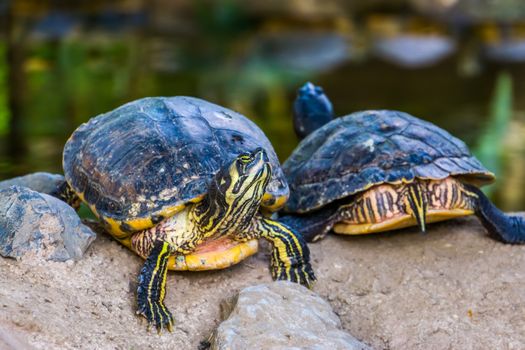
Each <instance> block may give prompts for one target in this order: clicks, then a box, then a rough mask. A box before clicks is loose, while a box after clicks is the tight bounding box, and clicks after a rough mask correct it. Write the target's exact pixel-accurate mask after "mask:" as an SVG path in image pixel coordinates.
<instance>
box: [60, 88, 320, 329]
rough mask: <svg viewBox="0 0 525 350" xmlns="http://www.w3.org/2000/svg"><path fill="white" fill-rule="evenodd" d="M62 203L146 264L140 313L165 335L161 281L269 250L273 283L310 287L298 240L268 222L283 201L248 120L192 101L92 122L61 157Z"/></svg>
mask: <svg viewBox="0 0 525 350" xmlns="http://www.w3.org/2000/svg"><path fill="white" fill-rule="evenodd" d="M63 166H64V174H65V179H66V181H67V183H65V184H64V185H63V186H62V189H61V190H62V192H61V194H62V196H63V198H64V199H66V200H67V201H68V202H69V203H71V204H76V202H77V200H76V198H80V199H81V200H82V201H83V202H84V203H86V204H87V205H88V206H89V207H90V208H91V210H92V211H93V212H94V213H95V214H96V215H97V217H98V218H99V219H100V220H101V221H102V223H103V224H104V226H105V228H106V229H107V230H108V231H109V232H110V233H111V234H112V235H113V236H114V237H115V238H116V239H117V240H119V241H120V242H121V243H123V244H124V245H126V246H127V247H129V248H130V249H131V250H133V251H134V252H136V253H137V254H139V255H140V256H141V257H143V258H145V259H146V262H145V264H144V267H143V268H142V270H141V272H140V276H139V287H138V291H137V302H138V313H139V314H141V315H143V316H144V317H145V318H146V319H147V320H148V322H149V323H150V324H153V325H155V326H156V327H157V329H158V330H159V331H160V329H162V328H163V327H166V328H168V329H169V330H171V328H172V322H173V320H172V316H171V313H170V312H169V311H168V310H167V308H166V307H165V306H164V303H163V299H164V294H165V284H166V273H167V270H168V269H173V270H185V269H187V270H207V269H219V268H225V267H228V266H230V265H232V264H235V263H237V262H239V261H241V260H242V259H244V258H246V257H247V256H249V255H252V254H254V253H255V252H256V251H257V239H258V238H260V237H262V238H265V239H267V240H269V241H270V242H271V243H272V244H273V251H272V255H271V260H272V261H271V272H272V276H273V278H274V279H281V280H289V281H294V282H298V283H301V284H304V285H307V286H309V285H310V284H311V283H312V282H313V280H314V279H315V277H314V274H313V271H312V268H311V265H310V261H309V250H308V247H307V246H306V244H305V243H304V241H303V239H302V237H301V236H300V235H297V234H295V233H294V232H293V231H291V230H290V229H289V228H288V227H286V226H285V225H282V224H280V223H278V222H276V221H274V220H272V219H270V218H268V217H266V216H263V215H262V214H261V213H260V211H259V208H260V207H262V208H264V209H265V210H266V211H270V212H271V211H275V210H278V209H279V208H281V207H282V206H283V204H284V202H285V201H286V199H287V197H288V195H289V191H288V186H287V184H286V181H285V179H284V175H283V173H282V170H281V168H280V165H279V162H278V160H277V156H276V155H275V152H274V150H273V148H272V146H271V144H270V142H269V141H268V139H267V138H266V136H265V135H264V134H263V132H262V131H261V130H260V129H259V128H258V127H257V126H256V125H255V124H254V123H253V122H251V121H250V120H248V119H247V118H246V117H244V116H242V115H240V114H238V113H235V112H233V111H231V110H229V109H226V108H223V107H220V106H218V105H215V104H212V103H209V102H206V101H203V100H200V99H197V98H191V97H170V98H163V97H157V98H144V99H141V100H137V101H134V102H130V103H128V104H126V105H124V106H121V107H119V108H117V109H115V110H114V111H111V112H109V113H106V114H102V115H99V116H97V117H95V118H92V119H91V120H89V121H88V122H87V123H85V124H83V125H81V126H80V127H79V128H78V129H77V130H76V131H75V132H74V133H73V134H72V136H71V137H70V139H69V140H68V141H67V143H66V145H65V147H64V157H63Z"/></svg>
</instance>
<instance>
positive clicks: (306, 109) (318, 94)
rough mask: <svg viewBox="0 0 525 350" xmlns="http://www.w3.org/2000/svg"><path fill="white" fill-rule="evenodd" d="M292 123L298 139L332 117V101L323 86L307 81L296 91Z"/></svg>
mask: <svg viewBox="0 0 525 350" xmlns="http://www.w3.org/2000/svg"><path fill="white" fill-rule="evenodd" d="M293 114H294V117H293V124H294V129H295V133H296V134H297V136H298V137H299V138H300V139H303V138H305V137H306V136H308V135H309V134H310V133H312V132H313V131H314V130H316V129H319V128H320V127H321V126H323V125H325V124H326V123H328V122H329V121H331V120H332V119H333V118H334V110H333V108H332V103H331V102H330V100H329V99H328V97H327V96H326V95H325V93H324V91H323V88H322V87H320V86H315V85H314V84H312V83H310V82H308V83H306V84H304V85H303V86H302V87H301V88H300V89H299V90H298V91H297V98H296V99H295V102H294V105H293Z"/></svg>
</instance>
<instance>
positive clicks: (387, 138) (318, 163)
mask: <svg viewBox="0 0 525 350" xmlns="http://www.w3.org/2000/svg"><path fill="white" fill-rule="evenodd" d="M283 170H284V173H285V175H286V178H287V180H288V184H289V186H290V192H291V194H290V198H289V200H288V202H287V203H286V206H285V210H286V211H289V212H299V213H301V212H308V211H310V210H314V209H317V208H320V207H322V206H324V205H326V204H328V203H330V202H332V201H334V200H337V199H340V198H344V197H347V196H349V195H352V194H355V193H357V192H360V191H363V190H365V189H367V188H368V187H370V186H372V185H376V184H380V183H396V182H399V181H404V180H405V181H412V180H413V179H414V178H416V177H417V178H425V179H444V178H446V177H448V176H451V175H452V176H465V177H466V178H468V179H471V180H472V181H473V182H476V183H478V184H483V183H489V182H492V181H493V180H494V175H493V174H492V173H491V172H489V171H488V170H487V169H486V168H485V167H484V166H483V165H482V164H481V163H480V162H479V161H478V160H477V159H476V158H475V157H474V156H473V155H472V154H471V153H470V151H469V149H468V147H467V146H466V145H465V143H464V142H463V141H461V140H459V139H458V138H456V137H454V136H452V135H450V134H449V133H448V132H446V131H445V130H443V129H441V128H439V127H437V126H436V125H434V124H432V123H429V122H426V121H423V120H421V119H418V118H415V117H413V116H411V115H409V114H407V113H404V112H398V111H391V110H377V111H374V110H370V111H362V112H356V113H352V114H349V115H346V116H344V117H341V118H337V119H335V120H333V121H331V122H330V123H328V124H326V125H324V126H323V127H322V128H320V129H318V130H316V131H315V132H313V133H312V134H310V135H309V136H308V137H306V138H305V139H304V140H302V142H301V143H300V144H299V146H298V147H297V148H296V149H295V151H294V152H293V153H292V155H291V156H290V158H288V160H287V161H286V162H285V163H284V164H283Z"/></svg>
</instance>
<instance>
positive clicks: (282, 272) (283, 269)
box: [271, 256, 316, 288]
mask: <svg viewBox="0 0 525 350" xmlns="http://www.w3.org/2000/svg"><path fill="white" fill-rule="evenodd" d="M271 271H272V277H273V279H274V280H280V281H290V282H294V283H299V284H302V285H303V286H305V287H307V288H312V287H313V283H314V281H315V280H316V278H315V274H314V270H313V269H312V265H311V264H310V262H309V261H304V260H303V259H300V258H295V257H290V259H287V261H284V262H283V261H282V260H278V259H277V258H276V257H275V256H272V262H271Z"/></svg>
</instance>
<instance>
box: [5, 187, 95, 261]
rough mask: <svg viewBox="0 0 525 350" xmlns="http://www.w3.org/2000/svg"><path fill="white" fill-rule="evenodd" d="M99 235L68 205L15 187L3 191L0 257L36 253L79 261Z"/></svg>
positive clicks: (24, 188) (58, 258)
mask: <svg viewBox="0 0 525 350" xmlns="http://www.w3.org/2000/svg"><path fill="white" fill-rule="evenodd" d="M95 237H96V235H95V233H93V231H91V229H89V228H88V227H87V226H85V225H83V224H82V223H81V221H80V218H79V217H78V215H77V213H76V212H75V210H73V208H71V207H70V206H68V205H67V204H66V203H64V202H62V201H60V200H58V199H56V198H54V197H52V196H49V195H47V194H44V193H39V192H36V191H33V190H30V189H29V188H26V187H19V186H12V187H9V188H7V189H3V190H0V255H2V256H4V257H11V258H19V257H22V256H24V255H26V254H29V253H31V254H34V255H36V256H39V257H42V258H44V259H46V260H53V261H66V260H69V259H79V258H80V257H82V255H83V253H84V252H85V250H86V249H87V247H89V245H90V244H91V242H93V240H94V239H95Z"/></svg>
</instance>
